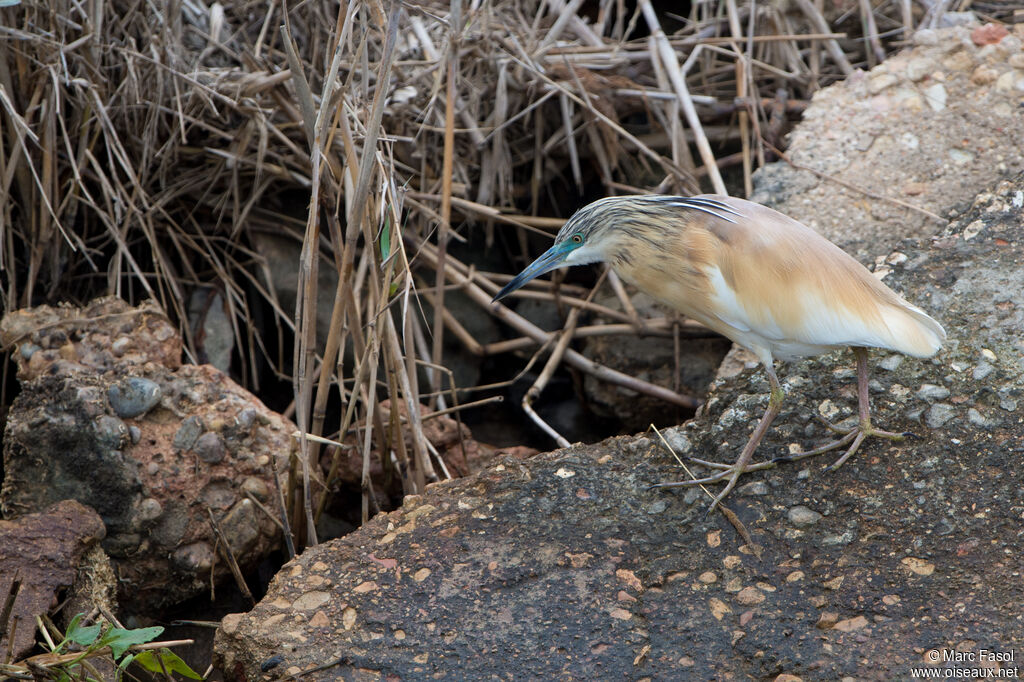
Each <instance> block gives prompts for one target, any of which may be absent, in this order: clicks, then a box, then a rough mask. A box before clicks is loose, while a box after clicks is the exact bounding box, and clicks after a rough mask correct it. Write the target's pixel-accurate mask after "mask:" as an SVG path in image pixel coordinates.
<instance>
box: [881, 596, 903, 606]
mask: <svg viewBox="0 0 1024 682" xmlns="http://www.w3.org/2000/svg"><path fill="white" fill-rule="evenodd" d="M882 603H883V604H885V605H886V606H895V605H896V604H899V603H900V596H899V595H898V594H887V595H885V596H884V597H882Z"/></svg>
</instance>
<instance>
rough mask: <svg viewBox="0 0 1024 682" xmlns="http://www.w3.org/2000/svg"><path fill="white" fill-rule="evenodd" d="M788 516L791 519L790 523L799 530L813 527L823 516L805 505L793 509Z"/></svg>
mask: <svg viewBox="0 0 1024 682" xmlns="http://www.w3.org/2000/svg"><path fill="white" fill-rule="evenodd" d="M787 516H788V517H789V522H790V523H792V524H793V525H794V526H796V527H797V528H805V527H807V526H813V525H814V524H816V523H817V522H818V521H820V520H821V514H819V513H818V512H816V511H814V510H813V509H810V508H808V507H805V506H803V505H797V506H795V507H793V508H791V509H790V510H789V512H788V513H787Z"/></svg>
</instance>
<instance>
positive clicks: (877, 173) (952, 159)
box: [752, 27, 1024, 281]
mask: <svg viewBox="0 0 1024 682" xmlns="http://www.w3.org/2000/svg"><path fill="white" fill-rule="evenodd" d="M970 35H971V31H970V30H969V29H967V28H964V27H954V28H947V29H938V30H931V29H928V30H922V31H918V32H917V33H916V34H915V36H914V43H915V44H914V46H913V47H912V48H910V49H907V50H905V51H903V52H901V53H899V54H897V55H893V56H891V57H890V58H889V59H887V60H886V61H885V62H883V63H882V64H880V65H878V66H876V67H875V68H873V69H872V70H871V71H870V72H869V73H868V74H867V75H866V77H865V78H848V79H846V80H844V81H841V82H838V83H835V84H833V85H831V86H829V87H827V88H824V89H823V90H821V91H819V92H817V93H815V95H814V98H813V100H812V101H811V104H810V106H808V108H807V110H806V111H805V112H804V120H803V121H802V122H801V123H800V124H799V125H797V126H796V127H795V128H794V130H793V132H792V133H791V134H790V144H789V148H788V149H787V154H788V156H789V158H790V159H791V160H792V161H793V162H794V163H796V164H800V165H804V166H807V167H810V168H813V169H814V170H816V171H819V172H821V173H823V174H826V175H827V176H829V177H831V178H833V179H835V180H838V181H840V182H841V183H849V184H850V185H854V186H856V187H857V188H862V189H863V190H864V191H865V192H868V193H871V194H873V195H876V196H881V197H886V198H888V199H894V200H898V201H899V202H906V203H909V204H911V205H912V206H914V207H919V208H921V209H924V210H923V211H918V210H914V209H913V208H908V207H907V206H906V205H905V204H898V203H895V202H891V201H886V200H875V199H869V198H867V196H866V195H865V194H864V192H862V191H859V190H853V189H849V188H846V187H843V186H841V185H840V184H837V183H836V182H832V181H831V180H828V179H824V178H822V177H819V176H818V175H815V174H813V173H811V172H810V171H806V170H800V169H797V168H794V167H791V166H790V165H789V164H787V163H784V162H779V163H776V164H769V165H768V166H765V167H764V168H762V169H760V170H759V171H758V172H757V173H756V174H755V176H754V177H755V192H754V196H753V197H752V198H753V199H754V200H755V201H760V202H762V203H766V204H768V205H770V206H772V207H773V208H776V209H778V210H780V211H782V212H783V213H785V214H787V215H790V216H792V217H794V218H796V219H797V220H800V221H802V222H804V223H806V224H807V225H809V226H810V227H813V228H814V229H816V230H818V231H819V232H821V233H822V234H824V235H825V236H826V237H828V238H829V239H831V240H832V241H834V242H836V243H837V244H839V245H840V246H842V247H844V248H846V249H847V250H849V251H850V252H851V253H852V254H853V255H855V256H856V257H857V258H858V259H859V260H861V261H862V262H869V259H870V258H874V257H875V256H878V255H879V254H881V253H884V252H886V251H889V250H891V249H892V248H894V247H896V246H897V245H898V242H899V240H900V239H903V238H905V237H910V236H913V237H925V236H931V235H933V234H935V233H936V232H938V231H939V230H941V229H942V228H943V227H944V226H945V224H944V222H942V221H941V220H938V219H936V218H935V217H932V216H930V215H929V214H928V213H929V212H930V213H932V214H935V215H937V216H945V215H947V213H948V212H949V211H950V210H951V209H952V208H954V207H955V206H958V205H961V204H967V203H969V202H970V201H971V200H972V199H973V198H974V197H975V196H976V195H977V194H978V193H979V192H981V191H982V190H983V189H985V188H987V187H990V186H992V185H993V184H994V183H995V182H997V181H998V180H999V179H1000V178H1002V177H1004V176H1005V175H1006V174H1007V173H1014V172H1019V171H1020V170H1022V169H1024V145H1007V144H1006V140H1018V139H1024V116H1020V115H1018V113H1017V112H1019V109H1020V108H1019V106H1018V104H1019V102H1018V100H1019V99H1020V95H1021V92H1022V91H1021V90H1018V89H1017V88H1018V87H1019V86H1018V81H1021V83H1020V84H1021V85H1024V74H1022V73H1021V72H1020V71H1018V70H1015V69H1014V68H1013V67H1012V66H1011V65H1010V59H1011V58H1012V57H1013V56H1015V54H1019V52H1020V51H1019V47H1018V49H1017V50H1016V51H1014V50H1010V49H1008V46H1007V43H1008V42H1012V41H1013V40H1016V37H1015V36H1007V37H1005V38H1003V39H1002V42H1000V43H998V44H993V45H989V46H988V47H987V48H983V49H981V50H979V49H975V48H974V44H973V43H972V42H971V38H970ZM965 42H966V43H967V44H968V45H970V48H967V47H965V46H964V43H965ZM989 48H991V49H992V50H995V51H994V52H991V54H990V55H989V56H986V55H985V54H983V51H984V50H985V49H989ZM883 86H884V87H883ZM911 139H912V140H914V141H915V144H910V145H908V144H905V143H904V142H903V140H911ZM910 183H920V184H910ZM908 186H909V187H911V188H912V190H913V192H911V193H904V188H906V187H908ZM897 226H898V227H897ZM903 267H910V265H909V264H907V265H904V266H903ZM886 281H888V280H886Z"/></svg>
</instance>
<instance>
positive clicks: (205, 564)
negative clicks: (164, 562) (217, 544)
mask: <svg viewBox="0 0 1024 682" xmlns="http://www.w3.org/2000/svg"><path fill="white" fill-rule="evenodd" d="M171 563H172V564H173V565H174V566H177V567H178V568H179V569H181V570H182V571H183V572H185V573H188V574H194V573H202V572H205V571H209V570H210V569H211V568H212V567H213V548H212V547H210V545H208V544H207V543H205V542H193V543H190V544H187V545H183V546H181V547H179V548H177V549H176V550H174V552H172V553H171Z"/></svg>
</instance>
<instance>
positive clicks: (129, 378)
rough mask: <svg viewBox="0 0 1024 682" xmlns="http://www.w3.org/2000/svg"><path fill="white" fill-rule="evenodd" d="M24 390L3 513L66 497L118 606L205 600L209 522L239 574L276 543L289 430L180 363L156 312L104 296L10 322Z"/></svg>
mask: <svg viewBox="0 0 1024 682" xmlns="http://www.w3.org/2000/svg"><path fill="white" fill-rule="evenodd" d="M2 328H3V331H4V339H5V340H6V341H8V342H14V343H16V344H17V350H16V353H15V354H16V357H18V359H19V362H20V371H19V376H20V377H21V378H22V381H23V384H22V391H21V393H20V394H19V396H18V398H17V399H16V400H15V402H14V404H13V405H12V407H11V411H10V413H9V415H8V418H7V424H6V432H5V437H4V477H5V478H4V485H3V489H2V492H0V505H2V509H3V512H4V514H5V515H6V516H16V515H21V514H26V513H31V512H36V511H39V510H41V509H43V508H45V507H47V506H48V505H50V504H52V503H54V502H57V501H60V500H62V499H67V498H71V499H76V500H78V501H79V502H81V503H83V504H86V505H88V506H90V507H92V508H93V509H95V510H96V511H97V512H98V513H99V515H100V517H101V518H102V519H103V521H104V523H105V524H106V526H107V537H106V539H105V540H104V542H103V546H104V549H105V550H106V552H107V553H108V554H109V555H110V557H111V558H112V559H113V560H114V561H115V562H116V563H117V571H118V575H119V578H120V585H121V595H120V596H121V602H122V604H123V605H124V606H126V607H127V608H128V609H129V610H132V609H134V608H137V607H138V608H145V609H150V610H151V609H153V608H154V607H159V606H161V605H166V604H170V603H175V602H178V601H181V600H184V599H187V598H189V597H191V596H194V595H196V594H198V593H200V592H202V591H204V590H208V589H209V583H210V571H211V570H214V571H215V578H216V579H218V580H220V579H223V578H225V577H227V576H228V575H229V571H228V569H227V567H226V563H225V561H223V560H222V558H221V557H219V556H215V549H214V548H215V547H216V541H215V539H214V534H213V532H212V529H211V527H210V521H209V516H208V512H207V510H208V509H209V510H210V511H212V513H213V515H214V517H215V518H216V519H217V522H218V524H219V525H220V526H221V528H222V530H223V531H224V533H225V536H226V538H227V541H228V544H229V546H230V548H231V550H232V551H233V552H234V553H235V555H236V557H237V558H238V560H239V562H240V563H241V564H242V565H243V567H247V566H252V565H254V564H255V563H256V562H258V561H259V560H260V559H261V557H264V556H266V555H267V554H268V553H269V552H270V551H271V550H272V549H273V548H274V547H276V545H277V544H278V542H279V540H280V531H279V529H278V526H277V525H276V524H275V522H274V520H273V519H271V518H270V517H269V516H268V515H267V513H265V512H264V511H262V510H261V509H260V508H259V506H258V505H257V504H255V503H254V502H253V501H252V500H251V499H249V498H248V495H250V494H251V495H253V496H254V497H255V498H256V501H258V502H259V503H260V504H261V505H263V507H265V508H267V509H269V510H272V511H271V513H274V514H277V513H278V512H277V510H278V508H279V507H278V498H277V496H276V494H273V491H274V490H275V483H274V480H273V471H272V466H271V461H272V459H273V458H278V459H279V460H280V461H279V465H280V469H281V470H282V471H286V470H287V467H285V466H284V465H283V462H284V460H285V458H286V456H287V454H288V452H289V446H290V438H291V434H292V432H293V431H294V427H293V426H292V424H291V423H290V422H288V421H287V420H285V419H283V418H282V417H281V416H280V415H277V414H276V413H274V412H272V411H270V410H268V409H267V408H266V407H265V406H264V405H263V404H262V403H261V402H260V401H259V400H257V399H256V398H255V397H254V396H252V395H251V394H250V393H249V392H248V391H246V390H245V389H243V388H241V387H240V386H238V385H237V384H235V382H234V381H232V380H231V379H230V378H229V377H228V376H227V375H225V374H223V373H221V372H220V371H219V370H217V369H215V368H214V367H212V366H209V365H203V366H196V365H182V364H181V362H180V352H181V340H180V339H179V338H178V336H177V334H176V332H175V331H174V328H173V327H172V326H171V325H170V323H169V321H168V320H167V319H166V318H165V317H163V316H162V315H161V314H160V313H159V312H158V311H156V310H154V309H153V308H151V307H146V306H142V307H140V308H138V309H135V308H129V307H128V306H126V304H124V303H123V302H121V301H118V300H116V299H109V298H108V299H101V300H99V301H96V302H94V303H92V304H90V305H89V306H86V307H85V308H83V309H80V310H79V309H73V308H57V309H53V308H49V307H45V306H44V307H42V308H38V309H32V310H23V311H17V312H15V313H12V314H11V315H8V316H7V318H5V320H4V322H3V324H2Z"/></svg>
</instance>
